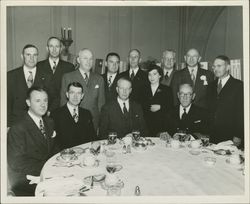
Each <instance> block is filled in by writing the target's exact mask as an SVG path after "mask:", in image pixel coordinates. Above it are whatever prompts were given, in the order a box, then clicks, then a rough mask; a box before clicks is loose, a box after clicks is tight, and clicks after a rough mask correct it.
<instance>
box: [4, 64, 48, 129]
mask: <svg viewBox="0 0 250 204" xmlns="http://www.w3.org/2000/svg"><path fill="white" fill-rule="evenodd" d="M49 83H50V76H49V75H47V74H46V73H43V72H41V69H38V68H37V70H36V75H35V79H34V84H33V85H34V86H42V87H44V88H45V89H47V90H48V88H49ZM27 91H28V86H27V83H26V80H25V76H24V71H23V67H19V68H17V69H14V70H11V71H8V73H7V126H8V127H11V126H12V125H13V124H14V123H16V122H18V121H19V120H20V119H22V117H23V116H24V115H25V113H26V112H27V110H28V107H27V104H26V98H27Z"/></svg>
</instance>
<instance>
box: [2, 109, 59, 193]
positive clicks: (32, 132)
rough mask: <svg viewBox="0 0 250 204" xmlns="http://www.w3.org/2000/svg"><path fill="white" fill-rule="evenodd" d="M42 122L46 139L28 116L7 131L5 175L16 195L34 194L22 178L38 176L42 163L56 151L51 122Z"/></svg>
mask: <svg viewBox="0 0 250 204" xmlns="http://www.w3.org/2000/svg"><path fill="white" fill-rule="evenodd" d="M43 122H44V126H45V132H46V138H45V137H44V135H43V134H42V133H41V131H40V129H39V128H38V127H37V125H36V124H35V122H34V121H33V119H32V118H31V117H30V115H29V114H28V113H26V114H25V115H24V117H23V119H22V120H21V121H19V122H18V123H17V124H15V125H13V126H12V127H11V128H10V130H9V132H8V136H7V161H8V174H9V181H10V185H11V187H12V190H13V192H14V193H15V195H17V196H18V195H20V196H22V195H23V196H26V195H27V196H28V195H34V190H35V185H30V184H29V181H28V180H27V179H26V175H32V176H40V172H41V170H42V167H43V165H44V164H45V162H46V161H47V160H48V159H49V158H50V157H51V156H53V155H54V154H55V153H57V152H58V150H59V149H58V147H57V146H56V144H55V136H56V134H55V132H54V124H53V120H52V119H51V118H48V117H44V118H43Z"/></svg>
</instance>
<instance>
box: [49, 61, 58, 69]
mask: <svg viewBox="0 0 250 204" xmlns="http://www.w3.org/2000/svg"><path fill="white" fill-rule="evenodd" d="M54 62H56V66H57V65H58V63H59V58H57V59H56V60H52V59H51V58H49V64H50V68H51V69H52V71H53V67H54V65H55V63H54Z"/></svg>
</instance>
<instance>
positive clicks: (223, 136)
mask: <svg viewBox="0 0 250 204" xmlns="http://www.w3.org/2000/svg"><path fill="white" fill-rule="evenodd" d="M213 69H214V74H215V76H216V77H217V79H216V80H215V81H214V82H213V83H212V84H211V85H210V86H209V87H208V88H209V89H208V101H209V110H210V113H211V116H212V122H213V123H212V126H211V141H212V142H214V143H217V142H221V141H225V140H232V141H233V142H234V144H235V145H236V146H238V147H243V146H244V114H243V113H244V111H243V107H244V100H243V82H242V81H240V80H237V79H235V78H233V77H232V76H231V75H230V74H229V70H230V59H229V58H228V57H227V56H224V55H220V56H218V57H216V58H215V60H214V63H213Z"/></svg>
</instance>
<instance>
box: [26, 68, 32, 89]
mask: <svg viewBox="0 0 250 204" xmlns="http://www.w3.org/2000/svg"><path fill="white" fill-rule="evenodd" d="M29 74H30V75H29V76H28V79H27V86H28V88H30V87H32V85H33V83H34V79H33V74H32V71H29Z"/></svg>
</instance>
